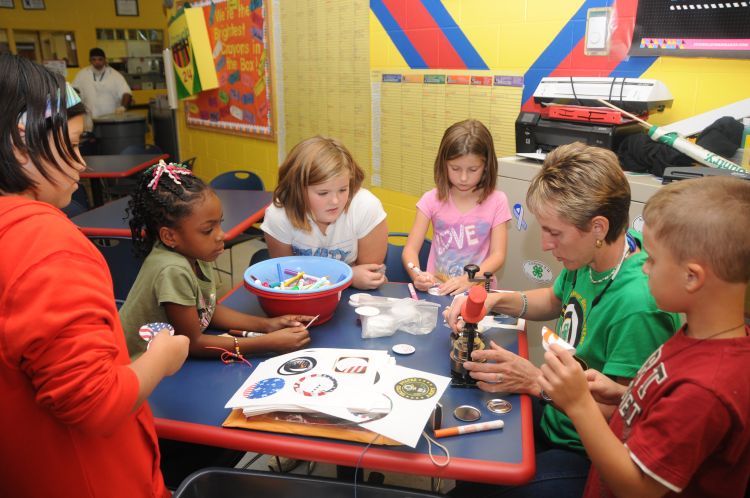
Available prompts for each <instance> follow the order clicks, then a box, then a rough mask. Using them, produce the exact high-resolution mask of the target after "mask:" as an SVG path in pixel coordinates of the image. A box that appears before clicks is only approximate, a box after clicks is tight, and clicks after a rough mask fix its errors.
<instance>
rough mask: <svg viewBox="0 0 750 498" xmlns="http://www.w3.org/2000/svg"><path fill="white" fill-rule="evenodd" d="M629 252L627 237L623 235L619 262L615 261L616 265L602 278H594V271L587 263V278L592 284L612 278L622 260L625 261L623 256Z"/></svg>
mask: <svg viewBox="0 0 750 498" xmlns="http://www.w3.org/2000/svg"><path fill="white" fill-rule="evenodd" d="M629 252H630V246H629V245H628V238H627V236H626V237H625V247H624V248H623V250H622V257H621V258H620V262H619V263H617V266H615V267H614V268H612V271H610V272H609V273H608V274H607V275H605V276H604V277H602V278H599V279H596V278H594V272H593V270H592V269H591V265H589V280H590V281H591V283H592V284H595V285H596V284H600V283H602V282H606V281H607V280H614V279H615V277H616V276H617V272H619V271H620V267H621V266H622V262H623V261H625V258H626V257H627V255H628V253H629Z"/></svg>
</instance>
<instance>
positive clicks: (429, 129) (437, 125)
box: [371, 69, 524, 197]
mask: <svg viewBox="0 0 750 498" xmlns="http://www.w3.org/2000/svg"><path fill="white" fill-rule="evenodd" d="M371 82H372V94H373V96H372V100H373V111H372V130H373V137H374V138H373V150H372V184H373V185H375V186H378V187H383V188H386V189H389V190H394V191H396V192H403V193H406V194H410V195H413V196H417V197H419V196H421V195H422V194H423V193H424V192H427V191H428V190H430V189H432V188H434V187H435V180H434V175H433V167H434V164H435V156H437V153H438V148H439V147H440V140H441V139H442V137H443V133H444V132H445V130H446V128H448V127H449V126H450V125H452V124H453V123H456V122H458V121H463V120H465V119H470V118H472V119H478V120H479V121H481V122H482V123H483V124H484V125H485V126H486V127H487V128H488V129H489V130H490V133H492V138H493V141H494V143H495V153H496V155H497V156H498V157H504V156H512V155H513V154H515V150H516V149H515V147H516V142H515V136H516V135H515V122H516V118H517V117H518V109H520V107H521V96H522V94H523V85H524V80H523V76H520V75H504V74H498V73H497V72H495V71H484V70H471V71H468V70H466V71H459V70H455V71H450V72H446V71H441V70H432V71H430V70H427V71H419V70H412V71H389V70H384V69H383V70H374V71H372V73H371Z"/></svg>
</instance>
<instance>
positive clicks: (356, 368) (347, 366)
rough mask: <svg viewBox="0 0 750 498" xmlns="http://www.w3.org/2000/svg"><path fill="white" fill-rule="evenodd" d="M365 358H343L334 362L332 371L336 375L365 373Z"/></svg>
mask: <svg viewBox="0 0 750 498" xmlns="http://www.w3.org/2000/svg"><path fill="white" fill-rule="evenodd" d="M367 363H368V361H367V358H361V357H356V356H343V357H341V358H339V359H338V360H336V365H335V367H334V370H335V371H336V372H338V373H351V374H363V373H365V372H367Z"/></svg>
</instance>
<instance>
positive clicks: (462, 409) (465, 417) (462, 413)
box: [453, 405, 482, 422]
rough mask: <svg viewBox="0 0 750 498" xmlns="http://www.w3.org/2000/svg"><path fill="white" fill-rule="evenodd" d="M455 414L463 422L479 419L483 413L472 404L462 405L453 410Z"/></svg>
mask: <svg viewBox="0 0 750 498" xmlns="http://www.w3.org/2000/svg"><path fill="white" fill-rule="evenodd" d="M453 416H454V417H456V418H457V419H458V420H460V421H462V422H474V421H476V420H479V417H481V416H482V414H481V413H480V412H479V408H475V407H473V406H471V405H461V406H459V407H456V409H455V410H453Z"/></svg>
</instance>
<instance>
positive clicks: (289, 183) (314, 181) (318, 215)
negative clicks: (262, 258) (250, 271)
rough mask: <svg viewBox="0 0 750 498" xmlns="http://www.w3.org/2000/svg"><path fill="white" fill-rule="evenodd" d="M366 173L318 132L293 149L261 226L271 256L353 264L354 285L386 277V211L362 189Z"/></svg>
mask: <svg viewBox="0 0 750 498" xmlns="http://www.w3.org/2000/svg"><path fill="white" fill-rule="evenodd" d="M364 177H365V174H364V171H362V168H360V167H359V165H358V164H357V162H356V161H355V160H354V158H353V157H352V155H351V153H350V152H349V151H348V150H347V149H346V147H344V145H343V144H342V143H341V142H339V141H338V140H336V139H333V138H326V137H321V136H315V137H312V138H308V139H307V140H304V141H302V142H300V143H298V144H297V145H295V146H294V148H293V149H292V150H291V151H290V152H289V155H288V156H287V158H286V159H285V160H284V163H283V164H282V165H281V167H280V168H279V182H278V185H277V186H276V189H275V190H274V200H273V205H271V206H269V207H268V209H267V210H266V214H265V218H264V221H263V224H262V225H261V229H262V230H263V232H264V233H265V239H266V243H267V244H268V253H269V254H270V256H271V257H274V258H275V257H279V256H290V255H302V256H322V257H328V258H334V259H338V260H341V261H344V262H346V263H348V264H349V265H351V266H352V269H353V271H354V279H353V282H352V285H353V286H354V287H356V288H358V289H375V288H377V287H379V286H380V285H381V284H383V283H384V282H385V275H384V271H383V270H384V267H383V264H382V263H383V260H384V259H385V253H386V250H387V247H388V227H387V225H386V222H385V210H384V209H383V205H382V204H381V203H380V200H378V198H377V197H375V196H374V195H373V194H372V193H370V192H369V191H368V190H366V189H364V188H362V182H363V180H364Z"/></svg>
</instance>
